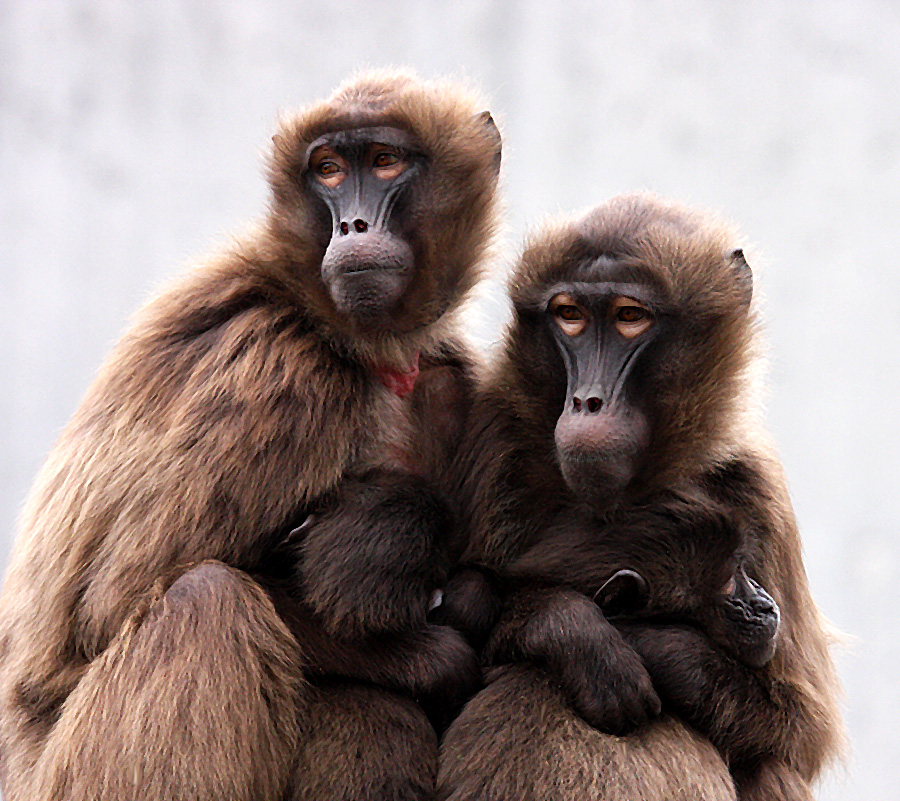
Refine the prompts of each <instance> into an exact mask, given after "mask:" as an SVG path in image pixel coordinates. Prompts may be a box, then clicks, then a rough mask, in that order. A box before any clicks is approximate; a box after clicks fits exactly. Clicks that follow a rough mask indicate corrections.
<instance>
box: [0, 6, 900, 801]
mask: <svg viewBox="0 0 900 801" xmlns="http://www.w3.org/2000/svg"><path fill="white" fill-rule="evenodd" d="M392 64H408V65H411V66H413V67H415V68H416V69H417V70H418V71H419V72H420V73H421V74H423V75H424V76H434V75H440V74H445V73H453V74H456V75H467V76H469V77H471V78H472V79H473V80H474V81H475V82H477V83H478V84H480V85H481V86H482V87H483V88H484V90H485V91H486V92H487V93H489V95H490V96H491V98H492V110H493V111H494V112H495V115H496V117H497V119H498V120H499V121H500V124H501V126H502V129H503V133H504V137H505V160H504V170H503V172H504V184H505V190H506V195H507V197H508V210H509V226H508V235H507V239H506V241H507V243H508V249H509V250H512V251H514V248H515V247H516V243H517V242H518V241H519V239H520V238H521V236H522V234H523V232H524V231H525V229H526V228H527V226H528V225H530V224H532V223H534V222H536V221H537V220H539V219H540V218H541V216H542V215H544V214H546V213H547V212H557V211H562V210H571V209H576V208H580V207H584V206H588V205H591V204H594V203H596V202H597V201H599V200H601V199H603V198H606V197H608V196H610V195H612V194H615V193H618V192H621V191H626V190H631V189H636V188H650V189H655V190H657V191H659V192H661V193H664V194H667V195H672V196H675V197H678V198H682V199H684V200H688V201H690V202H693V203H696V204H699V205H702V206H706V207H710V208H713V209H716V210H719V211H720V212H722V213H724V214H725V215H727V216H729V217H731V218H732V219H734V220H736V221H737V222H738V223H739V224H740V225H741V227H742V229H743V230H744V231H745V233H746V234H747V236H748V237H749V239H750V240H751V241H753V242H755V243H757V245H758V249H759V251H760V253H761V256H762V258H761V259H760V260H758V262H757V263H756V264H754V268H755V272H756V274H757V275H758V276H759V279H758V280H759V283H760V284H761V285H762V287H763V288H764V291H765V293H766V295H767V296H768V305H767V317H768V327H769V332H770V341H771V346H772V347H771V355H772V364H771V380H770V386H771V395H770V401H769V408H768V419H769V421H770V424H771V428H772V430H773V432H774V434H775V436H776V438H777V440H778V442H779V444H780V447H781V450H782V453H783V456H784V461H785V464H786V467H787V471H788V475H789V477H790V479H791V483H792V489H793V493H794V498H795V502H796V506H797V511H798V514H799V517H800V521H801V525H802V529H803V533H804V538H805V553H806V559H807V568H808V571H809V574H810V578H811V582H812V586H813V591H814V593H815V595H816V597H817V599H818V601H819V603H820V604H821V606H822V607H823V609H824V610H825V612H826V613H827V614H828V616H829V617H830V618H831V619H832V620H834V622H835V623H836V624H837V626H838V627H839V628H840V629H842V630H843V631H845V632H847V633H848V634H849V635H850V639H849V642H848V644H847V646H846V647H845V649H844V650H843V651H842V652H841V655H840V664H841V669H842V674H843V679H844V683H845V686H846V691H847V700H846V710H847V721H848V723H849V727H850V734H851V742H852V746H853V756H852V757H851V760H850V762H849V763H848V767H847V769H846V770H845V771H839V772H836V773H833V774H832V775H831V776H830V777H829V780H828V781H827V782H826V783H825V785H824V786H823V788H822V791H821V794H820V797H821V798H822V799H838V798H841V799H850V800H853V799H871V798H878V799H887V798H893V797H897V796H896V794H897V786H898V778H900V733H898V732H900V726H898V724H897V720H898V717H900V681H898V680H897V676H898V667H897V665H898V663H900V646H898V643H897V639H898V638H897V635H898V626H897V623H896V621H895V619H894V615H895V614H896V609H897V608H898V605H900V544H898V536H897V532H898V524H900V492H898V488H897V477H898V473H900V471H898V467H900V456H898V454H900V427H898V423H897V418H898V416H900V412H898V394H900V336H898V334H900V300H898V298H900V272H898V268H897V257H896V255H895V253H894V251H895V249H896V248H895V243H894V238H895V237H896V236H897V235H898V231H900V6H898V5H897V4H894V3H890V2H886V0H883V1H882V0H854V1H853V2H831V1H830V0H820V2H805V1H801V0H798V2H792V3H776V2H768V1H767V0H764V1H763V2H757V3H752V4H751V3H747V4H743V3H732V2H718V0H707V1H706V2H700V1H697V0H693V1H692V0H687V1H686V2H680V3H671V2H665V1H664V0H647V1H646V2H641V3H635V2H620V1H615V2H600V3H594V2H577V3H576V2H572V3H554V2H548V0H533V1H527V0H526V1H523V2H493V3H485V2H476V1H475V0H454V1H453V2H444V1H443V0H427V1H426V0H409V2H394V3H387V2H349V3H342V4H337V3H331V2H324V1H319V0H315V1H309V2H298V3H294V2H265V1H264V0H242V2H240V3H210V2H171V1H168V0H164V1H160V2H155V3H131V2H125V1H124V0H122V1H121V2H113V1H112V0H91V1H90V2H84V1H82V0H71V1H70V2H66V3H59V2H48V1H47V0H0V248H2V250H0V253H2V256H0V281H2V284H0V287H2V289H0V312H2V316H0V342H2V351H0V449H2V450H0V566H2V565H3V564H5V562H6V559H7V555H8V551H9V548H10V547H11V543H12V538H13V529H14V519H15V517H16V515H17V512H18V510H19V508H20V506H21V503H22V500H23V497H24V495H25V493H26V491H27V488H28V486H29V484H30V481H31V479H32V477H33V475H34V473H35V471H36V470H37V468H38V466H39V464H40V462H41V461H42V459H43V457H44V455H45V454H46V452H47V450H48V449H49V448H50V446H51V445H52V443H53V441H54V439H55V437H56V435H57V433H58V431H59V430H60V428H61V427H62V426H63V424H64V423H65V421H66V420H67V418H68V417H69V416H70V414H71V413H72V411H73V410H74V409H75V407H76V404H77V403H78V399H79V397H80V396H81V395H82V393H83V392H84V390H85V388H86V387H87V385H88V383H89V381H90V380H91V376H92V374H93V372H94V370H95V369H96V367H97V366H98V364H99V363H100V361H101V359H102V357H103V355H104V353H105V352H106V351H107V350H108V348H109V346H110V345H111V343H112V342H114V341H115V339H116V338H117V336H118V335H119V334H120V332H121V331H122V330H123V327H124V326H125V324H126V320H127V318H128V316H129V314H130V313H131V312H132V311H133V310H134V309H135V308H136V307H137V306H138V305H139V304H140V303H141V302H142V301H143V300H144V299H146V298H147V297H149V296H150V295H151V294H152V292H153V291H154V288H155V287H157V286H158V285H159V284H160V283H161V282H163V281H164V280H165V279H167V278H168V277H170V276H172V275H174V274H175V273H176V272H177V271H178V270H180V269H183V268H184V267H185V265H186V264H187V262H188V261H189V259H190V258H192V257H196V256H200V255H202V254H203V252H204V251H205V250H206V249H207V248H208V247H209V246H210V245H211V244H212V243H215V242H217V241H220V240H221V239H222V238H223V237H224V236H225V235H227V233H228V232H230V231H234V230H236V229H239V228H240V227H241V226H242V225H244V224H245V223H246V221H248V220H250V219H252V218H253V217H254V216H256V215H259V214H260V212H261V210H262V208H263V205H264V203H265V197H266V191H265V186H264V182H263V180H262V177H261V164H262V157H261V154H262V153H263V152H264V150H265V149H266V147H267V143H268V138H269V136H270V134H271V130H272V126H273V121H274V119H275V116H276V113H277V112H278V110H279V109H290V108H292V107H295V106H298V105H301V104H304V103H306V102H308V101H310V100H312V99H314V98H317V97H320V96H322V95H324V94H326V93H327V92H329V91H330V90H331V89H332V88H333V87H334V86H335V85H336V84H337V83H338V82H340V81H341V80H343V79H344V78H345V77H346V76H347V75H348V74H349V73H350V72H352V71H353V70H354V69H356V68H357V67H360V66H364V65H392ZM500 272H501V268H500V267H499V266H498V275H499V274H500ZM498 280H499V279H498ZM498 286H499V283H498V281H495V282H493V283H489V284H488V285H486V288H485V290H484V291H483V292H482V296H481V299H480V302H479V304H478V306H477V307H476V308H475V309H474V310H473V312H472V315H471V324H472V333H473V336H474V338H476V339H477V340H478V341H480V342H482V343H489V342H490V341H492V340H494V339H496V336H497V332H498V331H499V330H500V327H501V325H502V322H503V320H504V315H505V306H504V303H503V300H502V296H501V295H500V294H499V291H498V289H497V287H498Z"/></svg>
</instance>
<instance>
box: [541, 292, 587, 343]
mask: <svg viewBox="0 0 900 801" xmlns="http://www.w3.org/2000/svg"><path fill="white" fill-rule="evenodd" d="M549 309H550V313H551V314H552V315H553V318H554V319H555V320H556V324H557V325H558V326H559V327H560V328H561V329H562V331H563V333H565V334H568V335H569V336H570V337H576V336H578V335H579V334H580V333H581V332H582V331H584V329H585V328H587V324H588V314H587V312H586V311H585V309H583V308H582V307H581V306H579V305H578V304H577V303H576V302H575V298H573V297H572V296H571V295H566V294H560V295H557V296H556V297H554V298H553V300H551V301H550V307H549Z"/></svg>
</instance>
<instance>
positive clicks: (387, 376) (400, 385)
mask: <svg viewBox="0 0 900 801" xmlns="http://www.w3.org/2000/svg"><path fill="white" fill-rule="evenodd" d="M373 372H374V373H375V375H376V376H378V380H379V381H381V383H382V384H384V385H385V386H386V387H387V388H388V389H389V390H390V391H391V392H393V393H394V394H395V395H396V396H397V397H398V398H405V397H406V396H407V395H409V393H410V392H412V391H413V389H414V388H415V386H416V379H417V378H418V377H419V354H418V353H416V355H415V358H414V359H413V365H412V367H411V368H410V369H409V370H401V369H399V368H397V367H392V366H391V365H387V364H382V365H376V366H375V368H374V369H373Z"/></svg>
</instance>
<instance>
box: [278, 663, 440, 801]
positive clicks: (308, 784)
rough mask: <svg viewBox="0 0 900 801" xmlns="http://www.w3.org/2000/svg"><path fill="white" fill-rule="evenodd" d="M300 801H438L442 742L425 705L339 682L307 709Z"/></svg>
mask: <svg viewBox="0 0 900 801" xmlns="http://www.w3.org/2000/svg"><path fill="white" fill-rule="evenodd" d="M302 717H303V720H301V724H300V745H299V747H298V748H299V750H298V763H297V771H296V777H295V784H294V792H293V794H292V795H291V796H290V798H291V799H292V801H360V800H361V799H378V801H431V799H433V797H434V784H435V776H436V774H437V761H438V743H437V735H436V734H435V733H434V729H433V728H432V727H431V725H430V724H429V722H428V719H427V718H426V717H425V714H424V713H423V712H422V710H421V709H420V708H419V706H418V705H417V704H416V703H415V702H413V701H411V700H409V699H408V698H404V697H403V696H400V695H395V694H394V693H392V692H390V691H388V690H383V689H380V688H377V687H372V686H366V685H362V684H356V683H353V682H350V681H343V680H334V681H331V682H328V683H325V684H322V685H321V686H320V687H318V688H316V693H315V697H314V700H313V702H312V704H311V705H310V706H309V707H308V708H304V711H303V715H302Z"/></svg>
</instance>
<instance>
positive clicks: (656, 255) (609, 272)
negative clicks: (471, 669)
mask: <svg viewBox="0 0 900 801" xmlns="http://www.w3.org/2000/svg"><path fill="white" fill-rule="evenodd" d="M732 236H733V234H732V232H731V231H730V230H729V229H727V228H726V227H722V226H716V225H712V224H710V223H709V222H708V221H706V220H704V219H703V218H702V217H700V216H697V215H695V214H693V213H692V212H690V211H689V210H685V209H681V208H678V207H675V206H672V205H667V204H665V203H664V202H662V201H657V200H654V199H652V198H647V197H643V196H626V197H623V198H619V199H616V200H613V201H610V203H609V204H607V205H606V206H601V207H598V209H596V210H595V211H594V212H591V213H590V214H588V215H586V216H585V217H584V218H582V219H580V220H578V221H576V222H574V223H565V224H563V225H560V226H558V227H557V228H556V229H551V230H549V231H548V232H546V233H544V234H543V235H542V236H540V237H538V238H536V239H535V240H534V242H533V243H532V245H531V246H530V247H528V248H527V249H526V250H525V252H524V254H523V256H522V259H521V261H520V263H519V265H518V267H517V270H516V273H515V274H514V276H513V278H512V295H513V301H514V304H515V307H516V322H515V325H514V328H513V331H512V332H511V343H512V345H511V348H510V353H511V359H512V360H513V362H514V363H515V366H516V370H517V371H518V372H519V374H520V375H524V376H525V379H526V380H525V385H527V386H528V387H529V390H530V391H533V392H534V393H535V399H534V400H533V401H529V403H530V404H531V406H532V407H535V406H538V405H540V406H541V412H540V414H541V418H542V420H543V421H544V422H545V424H547V425H548V426H552V429H551V430H552V431H553V434H554V445H555V450H556V456H557V461H558V464H559V467H560V471H561V473H562V477H563V478H564V480H565V482H566V484H567V485H568V487H569V489H570V490H571V491H572V492H573V493H574V494H575V495H576V496H577V497H578V498H579V499H581V500H583V501H585V502H586V503H588V504H589V505H590V506H592V507H593V508H594V509H595V510H596V511H598V512H606V511H608V510H609V509H610V508H612V507H613V506H615V505H617V504H618V503H620V502H622V501H623V500H624V499H625V496H626V495H629V497H630V496H632V494H633V493H639V492H641V491H644V492H649V491H651V490H652V488H653V487H654V486H658V485H660V484H663V485H664V484H665V483H666V482H668V481H671V480H673V479H676V478H678V479H681V478H684V477H686V476H688V475H691V474H692V472H696V471H698V470H701V469H703V467H704V465H705V466H707V467H708V466H709V464H708V463H707V462H705V461H704V460H706V459H707V457H708V455H709V454H712V453H713V452H714V449H715V447H716V443H717V441H718V440H717V438H719V437H720V436H723V432H724V431H725V430H727V429H728V426H729V425H731V423H732V421H735V420H737V419H738V418H739V414H738V413H737V412H736V408H737V406H738V405H739V404H740V403H741V402H742V399H743V398H744V397H746V393H745V392H744V391H743V385H742V384H741V382H742V381H743V377H744V374H745V367H746V365H747V364H749V363H750V361H751V359H750V352H751V348H752V342H753V327H754V316H753V314H752V312H751V310H750V300H751V297H752V275H751V272H750V268H749V267H748V266H747V263H746V261H745V260H744V257H743V253H742V251H740V250H734V247H733V244H732V242H733V239H732ZM563 387H565V389H563ZM551 417H552V422H551ZM698 455H699V456H698ZM655 482H656V483H655Z"/></svg>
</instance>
